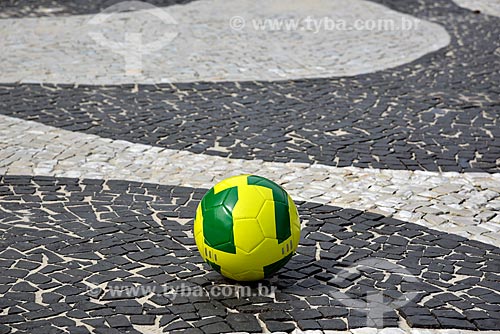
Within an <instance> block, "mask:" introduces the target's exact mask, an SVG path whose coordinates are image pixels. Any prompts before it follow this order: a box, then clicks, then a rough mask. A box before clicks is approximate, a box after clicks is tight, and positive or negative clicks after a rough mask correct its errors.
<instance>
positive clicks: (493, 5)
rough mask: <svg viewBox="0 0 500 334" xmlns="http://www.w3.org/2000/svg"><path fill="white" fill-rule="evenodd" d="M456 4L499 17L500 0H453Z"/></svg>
mask: <svg viewBox="0 0 500 334" xmlns="http://www.w3.org/2000/svg"><path fill="white" fill-rule="evenodd" d="M453 2H454V3H456V4H457V5H458V6H460V7H463V8H467V9H469V10H479V11H481V13H483V14H487V15H493V16H498V17H500V0H453Z"/></svg>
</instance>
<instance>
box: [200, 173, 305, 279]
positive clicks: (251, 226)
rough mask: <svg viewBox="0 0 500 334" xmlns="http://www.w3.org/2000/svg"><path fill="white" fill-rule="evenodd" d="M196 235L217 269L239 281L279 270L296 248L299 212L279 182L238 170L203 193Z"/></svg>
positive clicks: (267, 274)
mask: <svg viewBox="0 0 500 334" xmlns="http://www.w3.org/2000/svg"><path fill="white" fill-rule="evenodd" d="M194 237H195V240H196V246H197V247H198V250H199V251H200V254H201V256H202V257H203V259H204V260H205V261H206V262H207V263H208V264H209V265H210V266H211V267H212V268H213V269H215V270H216V271H218V272H219V273H221V274H222V275H223V276H225V277H227V278H230V279H233V280H236V281H256V280H260V279H263V278H264V277H269V276H270V275H272V274H273V273H275V272H276V271H278V270H279V269H280V268H281V267H282V266H284V265H285V264H286V263H287V262H288V260H290V258H291V257H292V255H293V254H294V253H295V250H296V249H297V245H298V244H299V239H300V221H299V214H298V212H297V208H296V207H295V204H294V203H293V201H292V199H291V198H290V196H289V195H288V194H287V192H286V191H285V190H283V188H281V187H280V186H279V185H277V184H276V183H274V182H272V181H270V180H268V179H266V178H263V177H260V176H255V175H239V176H234V177H230V178H227V179H225V180H223V181H221V182H219V183H218V184H216V185H215V186H214V187H213V188H212V189H210V190H209V191H208V192H207V193H206V194H205V196H203V199H202V200H201V202H200V204H199V205H198V208H197V210H196V218H195V220H194Z"/></svg>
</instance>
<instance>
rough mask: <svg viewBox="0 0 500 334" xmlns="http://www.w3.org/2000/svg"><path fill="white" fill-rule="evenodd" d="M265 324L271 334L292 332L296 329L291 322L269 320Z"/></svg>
mask: <svg viewBox="0 0 500 334" xmlns="http://www.w3.org/2000/svg"><path fill="white" fill-rule="evenodd" d="M265 324H266V327H267V329H268V330H269V331H271V332H291V331H293V330H294V329H295V325H294V324H293V323H291V322H282V321H274V320H267V321H265Z"/></svg>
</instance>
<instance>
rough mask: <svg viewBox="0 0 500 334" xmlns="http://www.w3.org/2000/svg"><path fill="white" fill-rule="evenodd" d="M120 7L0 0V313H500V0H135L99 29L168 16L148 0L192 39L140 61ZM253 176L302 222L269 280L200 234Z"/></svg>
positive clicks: (105, 318) (215, 329)
mask: <svg viewBox="0 0 500 334" xmlns="http://www.w3.org/2000/svg"><path fill="white" fill-rule="evenodd" d="M117 3H118V1H112V2H107V3H105V4H103V3H101V2H98V1H73V2H71V3H69V2H67V1H60V0H47V1H45V0H44V1H31V0H19V1H5V2H1V3H0V18H2V19H0V32H1V33H0V46H1V47H2V50H3V52H2V54H1V55H0V82H2V84H0V267H1V269H0V281H1V282H2V284H1V285H0V333H9V332H12V333H31V332H35V331H36V332H41V333H90V332H91V333H163V332H168V333H174V332H179V333H181V332H187V333H206V334H209V333H225V332H251V333H253V332H296V333H299V332H308V333H309V332H310V333H346V334H347V333H352V334H362V333H405V332H406V333H410V332H412V333H469V332H470V333H473V332H477V331H488V332H491V333H493V332H498V330H499V329H500V248H499V246H500V214H498V212H500V173H499V171H500V140H499V139H498V138H499V136H500V130H499V129H500V127H499V126H498V111H499V110H500V102H499V101H500V99H499V91H498V82H499V81H500V77H499V73H500V71H499V69H500V41H499V39H498V36H499V35H500V25H499V23H500V21H499V20H500V19H499V18H498V17H497V16H498V3H497V2H495V1H492V0H481V1H474V2H472V1H464V0H460V1H458V0H457V1H455V2H453V1H451V0H442V1H438V2H434V1H430V0H429V1H427V0H425V1H423V0H422V1H417V0H415V1H413V0H412V1H404V2H402V1H396V0H377V1H362V0H357V1H339V2H330V1H323V0H318V1H311V2H296V1H290V2H289V3H288V4H287V5H284V4H283V2H281V3H278V2H273V3H269V2H266V5H264V4H263V3H260V2H251V3H250V2H247V1H244V0H241V1H233V2H231V4H230V5H229V7H228V5H227V4H224V5H223V3H222V2H221V1H218V0H213V1H205V0H200V1H172V0H168V1H148V4H149V5H146V4H145V3H129V4H128V6H132V7H129V8H128V9H129V10H128V11H125V12H122V13H119V14H118V13H114V14H113V15H112V18H111V21H110V22H112V23H113V24H112V25H111V26H113V27H112V28H110V27H109V26H108V27H107V28H106V29H103V30H102V31H104V32H105V33H107V34H108V35H107V37H109V38H112V37H117V36H118V35H119V32H120V30H124V29H125V30H126V29H129V30H130V29H131V30H134V29H136V28H137V29H138V30H139V31H141V30H140V29H143V31H148V32H149V33H148V34H149V35H148V34H146V35H145V36H146V37H147V36H149V37H151V36H153V37H154V33H156V32H160V33H161V31H160V30H159V28H158V27H159V26H155V24H157V25H158V22H156V23H155V21H154V20H151V21H147V20H146V18H147V15H146V16H145V14H146V13H145V11H144V8H145V7H147V6H157V7H151V8H153V11H152V12H151V11H150V12H149V14H148V15H150V14H153V15H154V14H155V13H156V14H158V13H160V12H162V11H165V12H167V13H168V14H169V15H171V16H172V17H174V18H175V21H176V24H175V25H174V30H175V29H177V30H175V31H176V32H177V33H178V34H179V35H180V37H178V36H176V39H174V40H173V41H172V42H171V44H168V45H167V46H165V47H164V48H163V49H161V51H158V53H156V54H155V53H152V54H151V55H150V56H144V57H143V58H142V59H141V61H142V65H144V66H143V71H142V72H141V71H139V72H137V68H134V67H130V66H129V67H128V68H127V66H126V65H125V64H124V63H125V62H124V58H123V57H122V56H120V55H119V54H116V53H113V52H111V51H110V50H109V49H108V50H107V49H105V48H102V47H99V46H98V45H97V44H96V43H94V44H92V45H91V44H89V39H88V35H87V33H88V31H87V30H85V29H87V28H88V24H86V22H88V21H89V20H92V18H95V16H94V15H96V14H98V13H100V12H102V11H103V10H105V8H107V7H108V6H110V5H113V4H115V5H116V4H117ZM133 6H136V7H137V8H136V7H133ZM114 8H115V9H116V8H117V7H114ZM147 8H150V7H147ZM141 9H142V10H141ZM225 9H227V11H225V12H224V14H222V11H224V10H225ZM234 15H238V16H241V17H244V19H245V20H247V23H249V22H250V21H251V19H252V18H267V17H280V15H281V16H283V17H285V18H300V17H301V16H302V17H304V16H307V15H312V16H315V17H323V16H327V15H331V17H335V18H345V19H346V20H347V21H348V22H350V23H353V22H354V21H353V20H354V19H356V18H363V19H365V20H372V19H376V18H380V17H383V18H392V19H394V20H400V19H401V18H404V19H406V20H410V19H411V20H418V22H419V27H420V29H415V30H411V31H408V32H405V33H402V32H401V31H400V32H399V33H395V32H394V31H392V32H391V31H386V30H383V31H355V32H349V31H338V32H335V33H334V34H332V33H331V32H328V33H327V32H325V31H323V32H322V33H317V34H315V33H311V32H306V31H299V32H297V31H295V32H294V31H277V32H276V31H274V32H269V31H265V32H264V31H259V32H252V31H251V30H248V29H249V26H247V29H242V30H236V31H235V29H231V28H230V26H229V24H228V22H229V21H230V20H231V16H234ZM118 22H121V23H123V24H124V26H120V25H119V23H118ZM146 37H144V38H146ZM177 37H178V38H177ZM136 42H137V40H136ZM280 43H282V44H280ZM305 46H307V47H305ZM215 49H217V50H219V51H220V52H214V50H215ZM236 51H237V52H236ZM162 59H163V62H161V60H162ZM298 59H301V62H300V63H299V62H298V61H297V60H298ZM135 65H137V63H134V66H135ZM127 70H130V71H131V72H127ZM146 83H147V84H146ZM240 173H255V174H259V175H262V176H266V177H269V178H270V179H273V180H274V181H276V182H278V183H280V184H281V185H283V186H284V187H285V189H287V190H288V191H289V193H290V194H291V195H292V197H293V198H294V199H295V201H296V203H297V206H298V209H299V214H300V217H301V220H302V226H303V231H302V237H301V241H300V245H299V248H298V250H297V254H296V255H295V256H294V257H293V258H292V260H291V261H290V262H289V263H288V264H287V265H286V266H285V267H284V268H283V269H282V270H280V271H279V272H278V273H277V274H276V275H275V276H273V277H272V278H270V279H267V280H265V281H263V282H261V285H260V286H259V285H256V284H251V285H245V286H241V285H235V284H234V283H233V282H229V281H226V280H224V279H223V278H222V277H221V276H219V275H218V274H217V273H215V272H213V271H211V270H209V267H208V266H207V265H205V264H204V263H203V261H202V259H201V257H199V256H198V254H197V252H196V246H195V244H194V240H193V236H192V232H191V229H192V223H193V216H194V211H195V208H196V206H197V204H198V202H199V200H200V199H201V197H202V196H203V194H204V193H205V191H206V190H207V189H208V188H209V187H211V185H213V184H214V183H216V182H217V181H219V180H221V179H223V178H225V177H227V176H231V175H235V174H240ZM240 288H248V289H249V291H251V292H252V293H250V294H249V295H244V294H242V292H241V290H238V289H240ZM166 289H167V290H166ZM171 289H173V290H171ZM182 289H191V290H193V289H199V290H200V291H202V292H203V293H202V294H191V295H183V294H182V293H181V292H182V291H183V290H182ZM217 289H228V291H230V292H231V294H230V295H229V296H224V297H221V296H220V295H217V294H215V293H214V291H217ZM259 289H263V290H265V291H269V293H258V292H259V291H260V290H259ZM266 289H267V290H266ZM174 290H175V291H176V292H177V293H172V291H174ZM131 291H132V292H131ZM166 292H168V293H166Z"/></svg>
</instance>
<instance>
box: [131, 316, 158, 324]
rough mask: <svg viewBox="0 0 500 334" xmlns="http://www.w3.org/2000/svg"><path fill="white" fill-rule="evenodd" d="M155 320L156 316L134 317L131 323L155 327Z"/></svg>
mask: <svg viewBox="0 0 500 334" xmlns="http://www.w3.org/2000/svg"><path fill="white" fill-rule="evenodd" d="M155 318H156V317H155V316H154V315H132V316H130V322H132V323H133V324H136V325H154V323H155Z"/></svg>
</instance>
